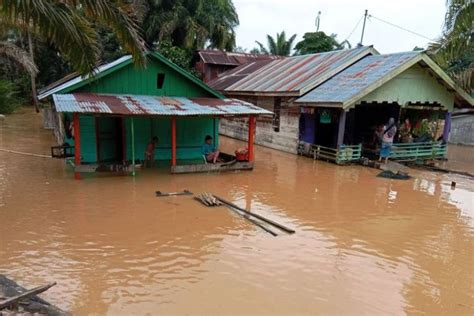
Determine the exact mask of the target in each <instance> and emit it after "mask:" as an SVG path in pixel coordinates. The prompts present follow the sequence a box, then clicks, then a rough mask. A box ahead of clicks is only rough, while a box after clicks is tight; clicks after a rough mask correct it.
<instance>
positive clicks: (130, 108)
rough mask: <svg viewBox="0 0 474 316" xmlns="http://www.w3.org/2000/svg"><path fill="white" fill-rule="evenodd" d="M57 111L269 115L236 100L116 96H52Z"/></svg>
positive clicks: (165, 114)
mask: <svg viewBox="0 0 474 316" xmlns="http://www.w3.org/2000/svg"><path fill="white" fill-rule="evenodd" d="M53 100H54V105H55V107H56V111H57V112H67V113H92V114H101V113H104V114H117V115H149V116H175V115H176V116H204V115H213V116H221V115H224V116H225V115H232V116H236V115H237V116H238V115H251V114H252V115H265V114H272V112H270V111H267V110H265V109H262V108H259V107H257V106H255V105H253V104H251V103H248V102H244V101H241V100H236V99H218V98H183V97H157V96H140V95H118V94H94V93H74V94H54V95H53Z"/></svg>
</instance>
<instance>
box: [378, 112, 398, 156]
mask: <svg viewBox="0 0 474 316" xmlns="http://www.w3.org/2000/svg"><path fill="white" fill-rule="evenodd" d="M383 129H384V131H383V135H382V147H381V148H380V157H379V161H382V158H384V159H385V163H387V162H388V157H389V156H390V152H391V151H392V145H393V138H394V137H395V134H396V133H397V127H396V126H395V119H394V118H393V117H391V118H390V119H389V120H388V123H387V124H386V125H385V126H384V127H383Z"/></svg>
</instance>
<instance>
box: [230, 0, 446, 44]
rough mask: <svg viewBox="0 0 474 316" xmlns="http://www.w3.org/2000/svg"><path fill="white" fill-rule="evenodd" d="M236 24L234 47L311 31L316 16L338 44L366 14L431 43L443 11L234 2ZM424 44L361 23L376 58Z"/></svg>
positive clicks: (398, 4) (382, 1)
mask: <svg viewBox="0 0 474 316" xmlns="http://www.w3.org/2000/svg"><path fill="white" fill-rule="evenodd" d="M234 5H235V7H236V9H237V13H238V14H239V18H240V26H239V27H238V28H237V45H238V46H242V47H244V48H247V49H251V48H253V47H256V44H255V40H258V41H260V42H266V34H270V35H272V36H275V35H276V33H277V32H281V31H282V30H285V32H286V33H287V36H288V37H289V36H291V35H292V34H295V33H296V34H298V37H297V41H298V40H300V39H301V37H302V36H303V34H304V33H305V32H311V31H314V30H315V24H314V23H315V22H314V21H315V18H316V15H317V13H318V11H322V16H321V24H320V30H321V31H324V32H326V33H327V34H331V33H336V34H337V35H338V37H337V38H338V40H339V41H342V40H344V39H345V38H346V37H347V36H348V35H349V33H350V32H351V30H352V29H353V28H354V26H355V25H356V23H357V21H359V19H360V18H361V17H362V16H363V14H364V10H365V9H368V10H369V14H372V15H373V16H375V17H378V18H380V19H383V20H386V21H389V22H391V23H394V24H397V25H400V26H403V27H405V28H407V29H410V30H413V31H415V32H417V33H420V34H423V35H425V36H427V37H428V38H433V39H435V38H437V37H438V36H439V35H440V34H441V29H442V25H443V20H444V14H445V11H446V8H445V0H398V1H393V0H391V1H389V0H234ZM361 29H362V22H361V23H360V24H359V27H358V28H357V30H356V31H355V32H354V33H353V34H352V36H351V37H350V38H349V41H350V42H351V43H352V44H353V45H355V44H357V43H358V42H359V40H360V34H361ZM428 42H429V41H428V40H426V39H423V38H421V37H418V36H416V35H413V34H410V33H408V32H405V31H402V30H400V29H397V28H394V27H392V26H390V25H387V24H384V23H382V22H380V21H377V20H375V19H371V20H370V21H368V22H367V25H366V32H365V36H364V45H374V47H375V48H376V49H377V50H378V51H380V52H381V53H390V52H400V51H409V50H412V49H413V48H414V47H415V46H419V47H426V45H427V43H428Z"/></svg>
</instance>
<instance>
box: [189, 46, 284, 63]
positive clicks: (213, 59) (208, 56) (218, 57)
mask: <svg viewBox="0 0 474 316" xmlns="http://www.w3.org/2000/svg"><path fill="white" fill-rule="evenodd" d="M198 54H199V57H200V59H201V61H203V62H204V63H206V64H214V65H229V66H240V65H243V64H247V63H250V62H254V61H259V60H275V59H280V58H282V57H280V56H273V55H259V54H248V53H233V52H225V51H222V50H217V49H203V50H200V51H198Z"/></svg>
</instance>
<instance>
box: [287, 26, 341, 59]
mask: <svg viewBox="0 0 474 316" xmlns="http://www.w3.org/2000/svg"><path fill="white" fill-rule="evenodd" d="M342 48H343V47H342V45H341V44H340V43H338V41H337V40H336V34H331V35H326V33H324V32H322V31H319V32H308V33H305V34H304V36H303V40H301V41H300V42H298V43H297V44H296V46H295V50H296V53H295V54H296V55H305V54H314V53H322V52H329V51H332V50H336V49H342Z"/></svg>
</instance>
